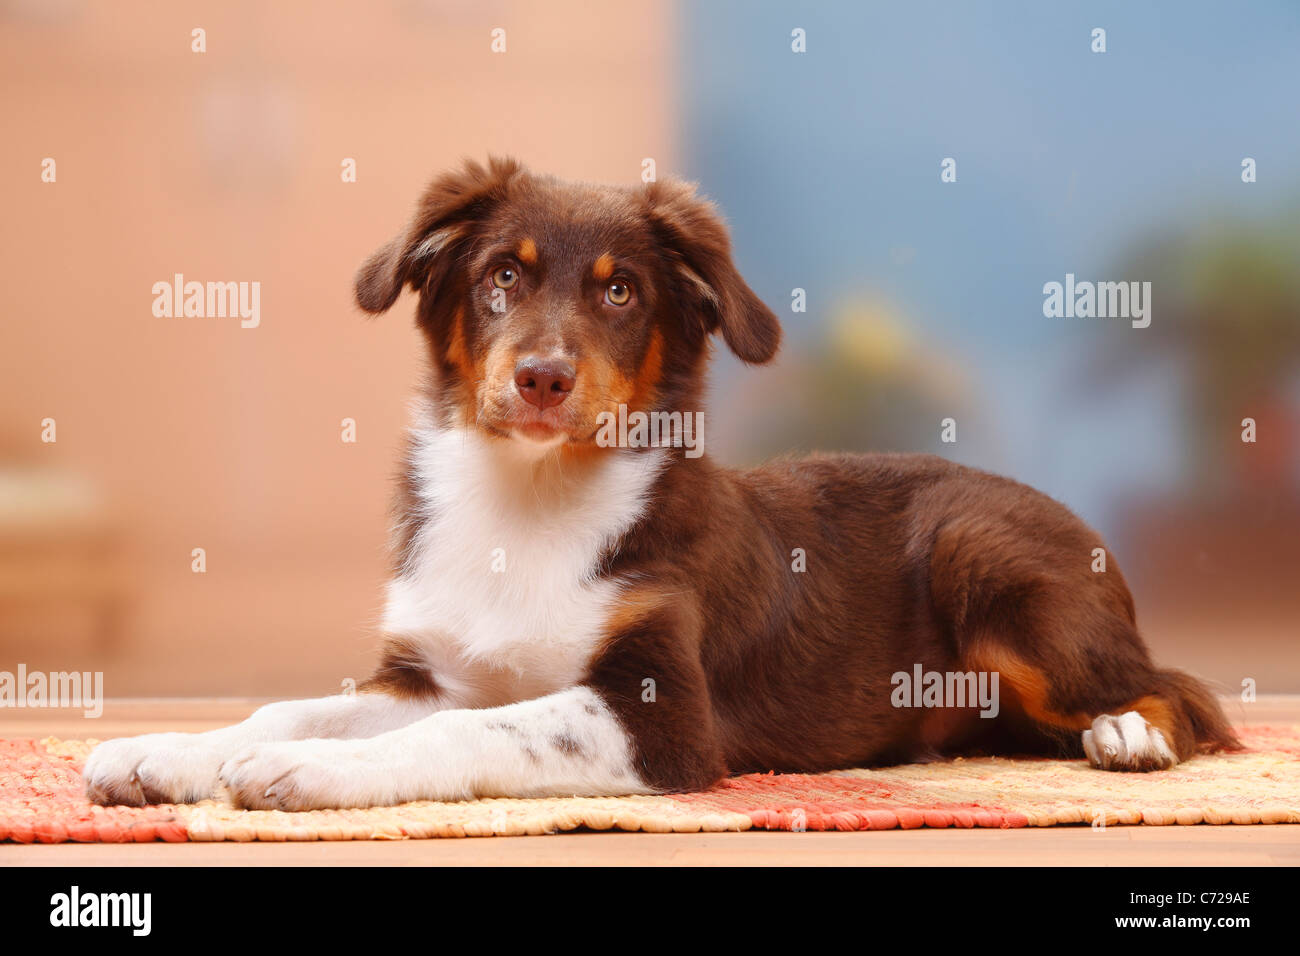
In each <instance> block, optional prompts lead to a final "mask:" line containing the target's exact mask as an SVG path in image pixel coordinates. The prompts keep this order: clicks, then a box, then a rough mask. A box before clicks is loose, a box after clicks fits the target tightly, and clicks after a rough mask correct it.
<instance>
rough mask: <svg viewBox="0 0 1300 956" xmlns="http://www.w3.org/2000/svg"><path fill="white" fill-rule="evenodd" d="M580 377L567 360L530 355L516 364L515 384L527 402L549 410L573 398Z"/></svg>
mask: <svg viewBox="0 0 1300 956" xmlns="http://www.w3.org/2000/svg"><path fill="white" fill-rule="evenodd" d="M577 376H578V373H577V372H575V371H574V370H573V366H572V365H570V364H569V363H568V362H566V361H564V360H563V359H555V358H550V359H543V358H538V357H537V356H530V357H528V358H526V359H523V360H522V361H521V362H520V363H519V364H518V365H516V366H515V387H516V388H518V389H519V394H520V395H522V396H523V397H524V401H526V402H528V403H529V404H532V405H536V406H537V407H538V408H540V409H542V410H543V411H545V410H546V409H548V408H552V407H554V406H556V405H558V404H560V402H562V401H564V400H565V399H566V398H568V397H569V393H570V392H571V391H573V383H574V381H575V380H576V379H577Z"/></svg>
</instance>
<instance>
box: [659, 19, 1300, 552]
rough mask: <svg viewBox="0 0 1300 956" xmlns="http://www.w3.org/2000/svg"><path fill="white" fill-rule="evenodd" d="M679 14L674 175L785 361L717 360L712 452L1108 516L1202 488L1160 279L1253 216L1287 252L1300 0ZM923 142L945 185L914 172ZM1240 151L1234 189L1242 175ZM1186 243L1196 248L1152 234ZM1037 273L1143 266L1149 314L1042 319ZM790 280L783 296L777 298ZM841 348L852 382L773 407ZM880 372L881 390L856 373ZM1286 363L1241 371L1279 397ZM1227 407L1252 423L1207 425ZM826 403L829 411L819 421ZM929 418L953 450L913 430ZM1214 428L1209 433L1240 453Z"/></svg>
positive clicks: (1297, 173)
mask: <svg viewBox="0 0 1300 956" xmlns="http://www.w3.org/2000/svg"><path fill="white" fill-rule="evenodd" d="M796 27H799V28H803V29H804V30H805V31H806V35H807V52H805V53H802V54H797V53H794V52H792V51H791V42H792V41H791V30H792V29H794V28H796ZM1095 27H1101V28H1104V29H1105V31H1106V47H1107V49H1106V52H1105V53H1094V52H1093V51H1092V49H1091V46H1092V30H1093V28H1095ZM679 30H680V37H681V49H682V59H683V68H684V69H683V75H682V77H681V78H680V80H679V90H678V95H679V97H680V105H681V112H682V123H683V140H684V154H685V172H686V174H687V175H689V176H691V177H692V178H695V179H698V180H700V181H701V183H702V184H703V186H704V189H705V190H706V191H707V192H708V193H709V194H710V195H711V196H712V197H713V198H715V199H716V200H717V201H718V203H719V204H720V205H721V207H722V209H723V211H724V213H725V214H726V216H727V218H728V219H729V221H730V222H731V223H732V226H733V229H734V233H735V237H736V246H737V254H738V260H739V263H740V265H741V269H742V271H743V272H744V274H745V275H746V276H747V277H748V279H749V281H750V283H751V285H753V287H754V288H755V290H756V291H757V292H758V293H759V294H760V295H761V296H762V297H763V298H764V299H765V301H767V302H768V303H769V304H771V305H772V306H773V307H774V308H775V309H776V310H777V312H778V314H779V315H780V317H781V318H782V321H783V323H784V325H785V328H786V332H787V346H786V355H785V356H784V357H783V359H782V364H783V367H785V366H790V367H792V368H793V369H794V371H793V372H791V373H790V375H789V376H787V377H784V378H783V379H782V380H781V384H780V385H772V384H770V383H771V382H772V381H773V380H772V379H770V378H767V377H766V376H771V375H776V374H778V373H773V372H769V371H767V370H760V371H753V372H751V371H742V370H741V369H740V367H739V365H738V363H736V362H734V361H732V360H730V359H729V358H728V359H726V360H724V363H720V365H719V368H718V370H717V371H716V372H715V383H716V386H715V392H714V400H713V404H714V408H715V417H716V421H717V424H716V425H715V427H714V429H713V435H712V436H711V440H713V441H714V442H715V445H714V447H715V448H722V449H723V450H724V451H725V453H726V456H727V457H731V458H733V459H737V460H746V459H751V458H756V457H760V456H762V455H766V454H769V453H770V452H772V451H774V450H776V449H775V447H773V446H778V445H781V444H782V443H784V444H785V445H789V444H790V441H791V439H792V438H795V439H799V438H803V439H814V440H810V441H806V442H802V443H804V444H817V443H818V442H817V441H815V439H818V438H820V439H822V440H824V441H837V442H838V447H848V445H853V446H857V447H864V448H865V447H879V448H886V447H891V448H894V449H899V450H902V449H915V450H926V451H933V452H936V453H939V454H944V455H946V456H948V457H951V458H954V459H956V460H960V461H963V462H966V463H970V464H974V465H977V466H981V467H985V468H989V469H992V470H997V471H1001V472H1004V473H1008V474H1010V475H1012V476H1014V477H1016V478H1018V479H1021V480H1023V481H1026V482H1028V483H1031V484H1033V485H1036V486H1038V487H1040V488H1042V489H1043V490H1045V491H1047V492H1048V493H1049V494H1051V495H1053V496H1054V497H1057V498H1059V499H1061V500H1063V501H1065V502H1067V503H1068V504H1069V505H1071V506H1072V507H1074V508H1076V509H1077V510H1078V511H1080V512H1081V513H1082V514H1083V515H1084V516H1085V518H1087V519H1088V520H1089V521H1090V522H1091V523H1093V524H1094V525H1095V526H1097V527H1099V528H1100V529H1101V530H1102V531H1103V532H1106V533H1111V534H1119V533H1122V532H1123V531H1124V525H1125V520H1126V519H1125V516H1126V513H1127V512H1126V508H1128V507H1130V506H1131V505H1132V504H1133V503H1134V502H1138V503H1140V502H1141V501H1143V500H1145V499H1146V498H1148V497H1154V498H1166V497H1168V496H1170V495H1177V494H1187V495H1191V496H1193V497H1195V496H1196V495H1197V494H1198V492H1199V491H1200V490H1203V488H1202V486H1206V487H1208V486H1210V485H1212V484H1214V481H1213V480H1212V476H1211V475H1210V474H1209V473H1208V472H1209V470H1211V468H1212V467H1213V466H1212V459H1213V457H1214V456H1213V455H1211V456H1210V459H1211V460H1202V459H1199V458H1198V457H1197V453H1196V448H1197V447H1198V445H1203V444H1204V443H1198V442H1197V441H1196V440H1194V436H1193V435H1192V434H1190V433H1192V432H1195V431H1196V430H1197V429H1199V428H1202V427H1204V426H1205V425H1206V420H1205V419H1203V418H1198V417H1197V416H1196V415H1194V414H1191V413H1190V410H1191V408H1192V406H1193V405H1194V404H1195V403H1194V402H1192V401H1191V400H1190V399H1189V396H1188V394H1187V392H1188V389H1189V388H1194V387H1195V368H1194V366H1195V364H1196V361H1197V358H1196V355H1195V354H1194V348H1193V349H1190V350H1189V349H1188V348H1185V347H1183V346H1184V345H1185V343H1183V342H1182V339H1181V338H1180V333H1179V332H1178V330H1177V328H1176V325H1177V323H1179V322H1180V321H1184V320H1185V319H1186V318H1187V316H1186V314H1185V313H1183V312H1182V311H1180V310H1181V309H1182V307H1183V306H1182V305H1178V303H1184V300H1185V299H1186V298H1187V297H1188V295H1189V292H1188V290H1187V289H1186V288H1177V287H1175V286H1176V284H1177V283H1178V282H1179V281H1180V280H1179V278H1178V277H1179V276H1186V275H1187V274H1189V273H1190V274H1193V275H1194V274H1196V273H1197V272H1198V271H1201V269H1202V266H1203V263H1204V261H1205V260H1206V259H1207V258H1208V259H1211V260H1213V259H1214V257H1215V256H1218V255H1221V254H1222V253H1223V252H1224V250H1223V249H1222V248H1220V247H1219V245H1218V244H1216V242H1215V241H1214V239H1213V237H1215V236H1220V235H1224V234H1226V233H1228V232H1234V231H1235V232H1240V233H1242V234H1243V235H1244V236H1246V237H1247V238H1250V237H1257V236H1258V235H1259V234H1266V235H1270V236H1271V235H1274V234H1278V235H1281V236H1282V238H1281V240H1280V241H1282V242H1283V243H1284V244H1285V243H1288V242H1289V243H1290V245H1289V246H1286V247H1284V248H1282V249H1281V250H1274V251H1275V252H1279V253H1280V255H1281V257H1282V260H1283V266H1284V267H1283V268H1282V269H1280V270H1276V271H1279V272H1281V273H1285V272H1287V271H1290V273H1291V275H1292V277H1294V275H1295V274H1296V272H1297V271H1300V270H1297V269H1296V268H1295V267H1296V266H1300V256H1298V255H1297V249H1298V248H1300V247H1298V246H1297V244H1296V243H1295V231H1294V226H1293V224H1294V223H1295V222H1296V221H1297V216H1296V212H1297V208H1298V207H1297V202H1296V198H1297V187H1298V185H1300V123H1297V121H1296V119H1297V93H1298V92H1300V83H1298V82H1297V77H1298V76H1300V71H1298V70H1297V65H1296V62H1297V50H1300V5H1298V4H1295V3H1284V2H1277V3H1253V4H1249V5H1230V4H1223V3H1219V4H1214V3H1183V4H1178V5H1176V6H1175V5H1169V4H1165V5H1162V6H1156V5H1145V4H1131V3H1089V4H1064V3H1052V4H1038V3H1015V4H1012V3H996V4H993V3H944V4H937V3H908V4H888V5H886V4H862V3H851V2H828V3H818V4H816V5H812V6H806V7H805V6H794V5H790V4H782V3H772V2H764V3H752V2H739V0H733V2H708V3H701V4H685V5H683V6H682V8H681V21H680V24H679ZM945 157H952V158H954V159H955V160H956V164H957V181H956V182H955V183H943V182H941V181H940V172H941V170H940V163H941V161H942V160H943V159H944V158H945ZM1244 157H1252V158H1254V159H1255V160H1256V162H1257V164H1258V173H1257V175H1258V181H1257V182H1254V183H1251V184H1246V183H1243V182H1242V178H1241V172H1242V170H1241V162H1242V159H1243V158H1244ZM1288 228H1289V233H1288ZM1188 237H1201V238H1202V239H1204V238H1206V237H1209V240H1210V241H1209V242H1208V243H1207V244H1203V245H1206V246H1207V248H1198V249H1183V248H1181V245H1180V244H1181V243H1182V242H1183V241H1184V240H1186V239H1188ZM1171 244H1172V248H1169V249H1165V247H1166V246H1168V245H1171ZM1161 250H1164V252H1163V253H1162V252H1161ZM1138 262H1144V263H1147V265H1148V271H1147V272H1146V273H1135V272H1134V268H1135V264H1136V263H1138ZM1066 273H1074V274H1075V275H1076V277H1077V278H1078V279H1079V280H1085V279H1088V280H1121V279H1137V280H1147V281H1154V282H1155V286H1154V288H1153V293H1152V299H1153V310H1152V324H1151V326H1150V327H1149V328H1146V329H1134V328H1131V327H1130V324H1129V323H1128V322H1127V321H1124V320H1120V319H1098V318H1093V319H1078V318H1055V319H1049V318H1045V317H1044V315H1043V298H1044V296H1043V292H1042V287H1043V284H1044V283H1046V282H1050V281H1056V282H1062V281H1064V277H1065V275H1066ZM1273 278H1275V279H1276V280H1277V281H1280V282H1285V277H1284V275H1278V276H1274V277H1273ZM795 287H800V288H803V289H806V290H807V300H808V309H807V312H806V313H803V314H796V313H793V312H792V311H791V308H790V302H791V290H792V289H793V288H795ZM1293 293H1294V286H1291V287H1290V289H1289V290H1286V291H1285V292H1284V295H1286V296H1291V295H1293ZM1225 294H1228V295H1235V296H1238V297H1240V294H1244V295H1246V296H1249V295H1250V292H1249V290H1248V289H1246V290H1242V289H1229V290H1227V291H1226V293H1225ZM1295 301H1296V300H1295V299H1294V298H1291V299H1290V302H1291V303H1292V304H1294V302H1295ZM1285 318H1287V319H1288V320H1289V321H1290V323H1291V325H1292V326H1293V327H1294V325H1295V323H1296V321H1300V317H1297V316H1296V314H1295V313H1294V312H1292V313H1289V315H1288V316H1286V317H1285ZM845 326H848V327H849V328H848V329H847V330H846V328H845ZM1184 326H1186V322H1184ZM855 329H856V331H855ZM1185 330H1186V329H1185V328H1184V332H1185ZM855 342H856V343H858V345H860V346H861V348H856V346H855V345H854V343H855ZM1202 345H1203V343H1202ZM1278 347H1281V345H1280V344H1278ZM855 349H856V351H860V352H862V353H863V354H864V356H865V357H864V358H863V361H862V363H861V364H863V365H864V366H866V371H865V372H864V373H863V375H862V379H861V380H855V378H854V375H853V373H852V372H851V371H850V372H847V373H845V374H846V378H847V380H846V381H844V382H843V383H842V384H841V386H840V387H839V388H837V389H834V390H832V392H831V396H832V397H827V398H826V399H825V401H822V402H820V404H819V400H817V399H814V400H812V401H811V406H812V407H809V408H799V409H796V410H793V411H792V410H791V405H792V404H794V405H796V406H797V405H799V404H800V403H801V402H803V401H805V399H806V398H807V393H808V388H809V385H810V383H811V384H812V385H813V386H816V384H817V383H818V382H824V381H825V379H826V377H827V375H833V374H834V372H833V370H830V369H829V366H830V365H834V364H836V363H837V362H839V361H840V360H842V359H843V358H844V356H845V355H846V354H848V353H851V352H854V351H855ZM1189 352H1190V353H1191V354H1189ZM1125 356H1129V357H1131V358H1132V359H1133V361H1131V362H1128V363H1127V365H1128V367H1127V368H1126V369H1124V370H1122V371H1123V374H1119V373H1117V374H1114V375H1109V374H1106V373H1107V372H1108V371H1111V370H1113V367H1114V366H1117V365H1124V364H1126V363H1125ZM1291 358H1294V353H1292V355H1291ZM882 363H883V364H884V365H889V364H890V363H893V365H894V366H896V368H895V373H896V374H895V377H896V378H897V379H898V381H897V382H896V384H895V386H894V387H892V388H884V389H882V388H880V387H879V385H878V382H879V378H880V376H879V375H874V376H873V375H872V374H870V372H871V371H872V370H873V368H872V367H873V366H874V371H876V372H880V371H881V370H882V369H881V368H880V366H881V365H882ZM1285 365H1286V363H1284V366H1285ZM1295 367H1296V366H1295V363H1294V362H1291V363H1290V364H1289V366H1288V367H1284V368H1282V369H1281V370H1280V371H1278V370H1273V371H1271V372H1270V374H1273V375H1274V376H1275V377H1277V378H1278V381H1277V382H1271V383H1269V385H1270V395H1271V394H1272V393H1274V392H1276V393H1277V394H1280V395H1284V396H1285V395H1289V396H1290V401H1291V404H1290V410H1291V411H1294V407H1295V405H1294V399H1295V395H1296V391H1297V390H1296V388H1295V380H1294V379H1295ZM1288 369H1289V370H1288ZM841 371H843V370H842V369H841ZM781 374H783V375H784V374H785V373H781ZM1246 377H1247V378H1249V377H1250V376H1249V375H1247V376H1246ZM1274 385H1275V386H1276V387H1275V388H1273V387H1272V386H1274ZM799 393H802V394H799ZM1223 398H1224V403H1225V404H1226V405H1229V406H1230V405H1232V404H1233V402H1234V401H1235V398H1234V396H1232V395H1224V396H1223ZM1270 400H1272V399H1270ZM846 402H847V403H848V405H847V407H846V406H845V403H846ZM1263 402H1264V400H1263V399H1261V403H1263ZM1284 404H1285V403H1284ZM1270 409H1271V411H1270V412H1269V413H1268V414H1270V415H1272V417H1270V418H1269V424H1270V425H1275V424H1280V425H1281V426H1282V427H1283V428H1284V429H1285V430H1286V431H1287V432H1288V433H1289V434H1288V435H1286V436H1280V435H1279V434H1278V430H1277V428H1273V429H1272V434H1270V435H1269V436H1268V437H1269V440H1270V441H1273V442H1283V441H1284V442H1285V444H1284V445H1283V447H1282V449H1281V452H1280V454H1281V456H1282V458H1283V459H1284V460H1283V461H1282V462H1280V463H1275V464H1274V465H1272V466H1271V467H1272V468H1273V473H1272V474H1271V475H1270V476H1267V479H1266V481H1267V483H1271V485H1272V486H1277V485H1279V484H1281V485H1283V486H1287V487H1294V485H1295V483H1296V481H1295V479H1296V461H1295V457H1296V456H1295V435H1294V431H1293V429H1292V425H1293V423H1294V419H1288V418H1287V417H1286V413H1287V409H1286V408H1285V407H1284V408H1283V409H1281V410H1276V411H1274V410H1272V406H1271V405H1270ZM1252 411H1253V412H1256V413H1257V417H1260V416H1263V415H1265V414H1266V413H1265V412H1264V411H1263V408H1262V405H1257V406H1255V407H1253V408H1252V407H1242V408H1240V409H1235V408H1224V409H1222V410H1220V414H1219V418H1221V419H1222V418H1224V416H1226V421H1227V422H1228V424H1229V425H1230V424H1231V423H1232V422H1239V420H1240V419H1241V418H1242V417H1244V416H1246V415H1250V414H1252ZM839 413H843V414H844V415H846V416H848V418H849V419H850V421H846V422H840V423H839V424H838V425H836V426H834V427H828V424H827V421H826V419H827V417H828V416H830V417H835V416H836V415H838V414H839ZM948 416H951V417H952V418H955V419H956V420H957V423H958V433H957V434H958V440H957V442H956V443H955V444H943V443H941V442H940V441H939V431H940V425H939V421H940V419H941V418H943V417H948ZM1261 422H1262V418H1261ZM765 426H771V427H765ZM1225 427H1226V426H1225ZM1239 431H1240V426H1239V425H1237V426H1235V428H1234V429H1233V430H1232V432H1231V434H1230V435H1227V436H1226V438H1227V441H1225V442H1222V443H1219V444H1214V445H1213V447H1216V448H1219V447H1221V448H1224V449H1227V454H1240V453H1242V450H1243V447H1244V446H1242V443H1241V442H1240V440H1239V434H1238V433H1239ZM755 436H761V437H759V438H756V437H755ZM846 442H847V444H846ZM882 442H887V443H888V444H882ZM1212 444H1213V443H1212ZM1245 451H1246V452H1248V453H1249V452H1254V451H1256V449H1254V448H1245ZM1274 454H1275V455H1276V454H1279V452H1278V451H1277V449H1276V448H1275V449H1274ZM1262 480H1263V479H1262Z"/></svg>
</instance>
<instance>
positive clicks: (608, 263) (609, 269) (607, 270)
mask: <svg viewBox="0 0 1300 956" xmlns="http://www.w3.org/2000/svg"><path fill="white" fill-rule="evenodd" d="M591 274H592V275H594V276H595V277H596V281H598V282H604V281H605V280H606V279H608V278H609V277H610V276H612V275H613V274H614V257H613V256H611V255H610V254H609V253H608V252H607V253H605V254H604V255H602V256H601V257H600V258H599V259H597V260H596V262H595V265H593V266H592V267H591Z"/></svg>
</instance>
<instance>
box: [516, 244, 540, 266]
mask: <svg viewBox="0 0 1300 956" xmlns="http://www.w3.org/2000/svg"><path fill="white" fill-rule="evenodd" d="M518 252H519V261H520V262H522V263H523V264H524V265H529V266H535V265H537V243H535V242H533V240H531V239H524V240H523V241H522V242H520V243H519V250H518Z"/></svg>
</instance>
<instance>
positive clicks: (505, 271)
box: [492, 266, 519, 289]
mask: <svg viewBox="0 0 1300 956" xmlns="http://www.w3.org/2000/svg"><path fill="white" fill-rule="evenodd" d="M492 284H493V285H494V286H496V287H497V288H498V289H513V288H514V287H515V286H517V285H518V284H519V273H518V272H516V271H515V270H514V268H513V267H511V266H502V267H501V268H500V269H498V270H497V271H496V272H494V273H492Z"/></svg>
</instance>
